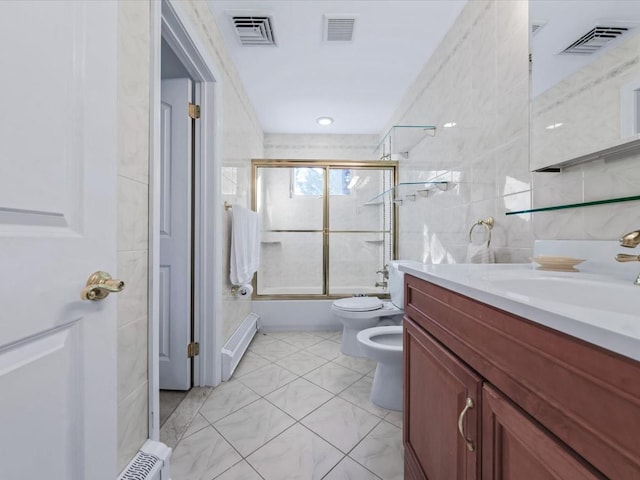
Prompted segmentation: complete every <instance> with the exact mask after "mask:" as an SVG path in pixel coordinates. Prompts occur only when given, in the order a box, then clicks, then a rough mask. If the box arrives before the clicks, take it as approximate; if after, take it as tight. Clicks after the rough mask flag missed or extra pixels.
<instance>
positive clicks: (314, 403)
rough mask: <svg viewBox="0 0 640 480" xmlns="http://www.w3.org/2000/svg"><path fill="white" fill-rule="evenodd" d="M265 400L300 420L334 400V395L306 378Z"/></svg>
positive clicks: (277, 391)
mask: <svg viewBox="0 0 640 480" xmlns="http://www.w3.org/2000/svg"><path fill="white" fill-rule="evenodd" d="M264 398H266V399H267V400H269V401H270V402H271V403H273V404H274V405H275V406H277V407H278V408H279V409H281V410H284V411H285V412H286V413H288V414H289V415H291V416H292V417H293V418H295V419H296V420H300V419H301V418H302V417H304V416H305V415H308V414H309V413H311V412H312V411H313V410H315V409H316V408H318V407H319V406H320V405H322V404H323V403H325V402H327V401H329V400H330V399H331V398H333V394H332V393H329V392H327V391H326V390H324V389H323V388H320V387H318V386H317V385H314V384H313V383H311V382H310V381H308V380H305V379H304V378H298V379H296V380H294V381H293V382H291V383H289V384H288V385H285V386H284V387H282V388H279V389H278V390H276V391H275V392H271V393H270V394H269V395H267V396H266V397H264Z"/></svg>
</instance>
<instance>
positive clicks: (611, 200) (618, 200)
mask: <svg viewBox="0 0 640 480" xmlns="http://www.w3.org/2000/svg"><path fill="white" fill-rule="evenodd" d="M636 200H640V195H635V196H633V197H619V198H609V199H607V200H594V201H591V202H582V203H569V204H567V205H555V206H552V207H541V208H531V209H529V210H519V211H517V212H506V213H505V215H520V214H522V213H534V212H550V211H552V210H564V209H565V208H580V207H591V206H593V205H606V204H607V203H622V202H633V201H636Z"/></svg>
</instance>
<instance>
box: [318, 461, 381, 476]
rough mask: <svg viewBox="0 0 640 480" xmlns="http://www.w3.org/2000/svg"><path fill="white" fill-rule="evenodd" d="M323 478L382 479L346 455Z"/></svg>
mask: <svg viewBox="0 0 640 480" xmlns="http://www.w3.org/2000/svg"><path fill="white" fill-rule="evenodd" d="M323 480H380V477H378V476H377V475H374V474H373V473H371V472H370V471H369V470H367V469H366V468H364V467H363V466H362V465H360V464H359V463H356V462H354V461H353V460H352V459H350V458H349V457H344V458H343V459H342V461H341V462H340V463H339V464H338V465H336V466H335V467H334V468H333V470H331V471H330V472H329V473H328V474H327V476H326V477H324V479H323Z"/></svg>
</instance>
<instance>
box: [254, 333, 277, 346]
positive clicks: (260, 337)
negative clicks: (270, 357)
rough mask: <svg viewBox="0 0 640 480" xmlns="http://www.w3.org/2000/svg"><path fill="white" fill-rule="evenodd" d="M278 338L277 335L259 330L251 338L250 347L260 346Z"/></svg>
mask: <svg viewBox="0 0 640 480" xmlns="http://www.w3.org/2000/svg"><path fill="white" fill-rule="evenodd" d="M276 340H278V339H277V338H276V337H272V336H271V335H267V334H266V333H262V332H257V333H256V334H255V335H254V336H253V338H252V339H251V343H250V344H249V348H251V347H255V348H259V347H261V346H262V345H267V344H269V343H273V342H275V341H276Z"/></svg>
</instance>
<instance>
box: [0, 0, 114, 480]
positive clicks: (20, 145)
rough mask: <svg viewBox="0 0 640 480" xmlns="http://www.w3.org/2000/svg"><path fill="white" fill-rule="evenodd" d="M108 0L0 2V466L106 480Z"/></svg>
mask: <svg viewBox="0 0 640 480" xmlns="http://www.w3.org/2000/svg"><path fill="white" fill-rule="evenodd" d="M117 11H118V6H117V3H115V2H110V1H104V2H79V1H73V0H67V1H56V2H49V1H41V2H35V1H33V2H24V1H2V2H0V45H2V48H0V65H1V66H2V67H1V70H2V75H1V78H0V82H1V85H2V88H0V105H1V106H2V110H1V113H0V269H1V273H0V478H2V479H13V480H35V479H45V478H46V479H52V480H89V479H91V480H103V479H104V480H107V479H108V480H113V479H114V478H115V476H116V475H117V471H116V448H117V432H116V424H117V417H116V407H117V377H116V371H117V365H116V364H117V350H116V338H117V335H116V322H117V319H116V301H117V295H111V296H109V298H107V299H104V300H101V301H95V302H92V301H82V300H80V291H81V290H82V289H83V287H84V286H85V282H86V281H87V278H88V277H89V275H90V274H91V273H92V272H93V271H96V270H106V271H109V272H111V273H112V274H114V276H115V274H116V273H117V272H116V271H115V267H116V195H117V186H116V168H117V136H116V104H117V96H116V95H117V90H116V86H117V78H116V74H117Z"/></svg>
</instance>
